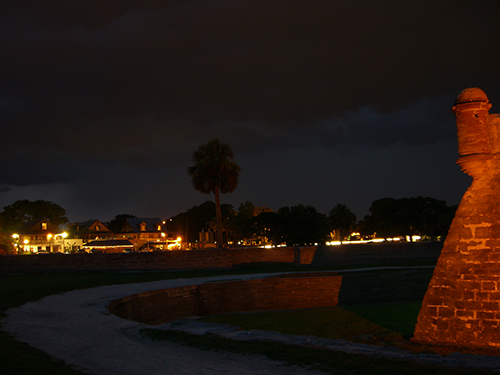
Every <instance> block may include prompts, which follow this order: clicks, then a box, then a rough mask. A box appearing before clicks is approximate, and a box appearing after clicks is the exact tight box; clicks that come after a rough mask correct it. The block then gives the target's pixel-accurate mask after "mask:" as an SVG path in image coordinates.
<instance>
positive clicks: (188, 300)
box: [108, 273, 342, 325]
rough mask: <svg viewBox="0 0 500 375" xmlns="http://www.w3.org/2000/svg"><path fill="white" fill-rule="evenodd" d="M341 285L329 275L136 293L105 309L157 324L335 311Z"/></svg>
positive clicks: (113, 302) (340, 279)
mask: <svg viewBox="0 0 500 375" xmlns="http://www.w3.org/2000/svg"><path fill="white" fill-rule="evenodd" d="M341 283H342V276H339V275H337V274H332V273H314V274H309V273H308V274H286V275H280V276H271V277H268V278H263V279H252V280H236V281H224V282H213V283H205V284H201V285H190V286H182V287H176V288H169V289H163V290H155V291H149V292H144V293H138V294H134V295H131V296H128V297H124V298H121V299H119V300H115V301H112V302H111V303H110V305H109V306H108V310H109V311H110V312H111V313H113V314H115V315H117V316H119V317H121V318H124V319H130V320H134V321H138V322H141V323H145V324H151V325H159V324H163V323H167V322H171V321H174V320H177V319H181V318H186V317H193V316H205V315H213V314H220V313H234V312H246V311H274V310H291V309H310V308H320V307H334V306H336V305H337V303H338V295H339V291H340V286H341Z"/></svg>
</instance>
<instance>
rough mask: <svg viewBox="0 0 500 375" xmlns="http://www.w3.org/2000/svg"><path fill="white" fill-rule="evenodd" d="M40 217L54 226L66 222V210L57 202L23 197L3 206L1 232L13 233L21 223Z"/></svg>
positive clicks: (0, 218) (0, 216) (0, 217)
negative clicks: (30, 199)
mask: <svg viewBox="0 0 500 375" xmlns="http://www.w3.org/2000/svg"><path fill="white" fill-rule="evenodd" d="M41 219H48V220H49V221H50V222H51V223H52V224H54V225H56V226H59V225H62V224H66V223H67V222H68V218H67V217H66V210H64V208H62V207H61V206H59V205H58V204H56V203H53V202H50V201H45V200H36V201H29V200H27V199H23V200H18V201H16V202H14V203H12V204H11V205H9V206H5V207H4V210H3V211H2V212H1V213H0V223H1V230H2V231H3V233H14V232H16V231H17V230H18V229H19V228H20V227H21V225H23V223H26V222H28V221H31V220H41Z"/></svg>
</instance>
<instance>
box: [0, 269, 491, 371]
mask: <svg viewBox="0 0 500 375" xmlns="http://www.w3.org/2000/svg"><path fill="white" fill-rule="evenodd" d="M326 269H328V267H326V268H325V270H326ZM297 270H300V271H312V270H318V268H317V267H305V266H292V265H249V266H245V267H240V268H237V269H232V270H220V271H191V272H187V271H184V272H138V273H117V272H116V273H115V272H106V273H98V272H93V273H91V272H81V273H67V274H63V273H52V274H24V275H0V313H2V314H3V312H4V311H5V310H7V309H9V308H11V307H17V306H20V305H22V304H24V303H26V302H29V301H33V300H37V299H40V298H42V297H44V296H47V295H51V294H56V293H63V292H66V291H70V290H74V289H81V288H90V287H95V286H100V285H110V284H119V283H133V282H144V281H154V280H162V279H173V278H180V277H182V278H191V277H203V276H214V275H220V274H242V273H265V272H284V271H297ZM431 274H432V270H428V269H422V270H416V271H397V270H393V271H367V272H361V273H359V272H358V273H354V272H353V273H346V274H345V275H344V281H343V286H342V293H341V296H340V303H341V306H342V308H334V309H315V310H307V311H295V312H281V313H263V314H262V315H257V314H239V315H231V316H230V315H227V316H224V317H222V316H221V317H209V318H207V319H220V318H224V319H229V318H231V319H239V321H238V322H235V324H237V325H240V326H243V325H244V324H251V325H253V324H259V326H258V327H259V328H258V329H274V330H280V329H284V328H281V327H280V326H279V323H280V322H281V323H282V324H284V325H286V326H287V328H286V329H288V330H290V333H298V334H311V335H317V336H321V335H328V336H329V337H340V338H347V339H353V340H355V339H359V340H361V339H362V337H365V338H364V339H367V340H371V339H373V338H374V337H375V338H376V339H378V340H385V341H391V340H396V341H397V340H401V339H404V338H407V337H409V336H410V335H411V333H412V332H413V328H412V325H414V324H415V321H416V314H418V304H419V301H421V299H422V297H423V293H425V290H426V287H427V284H428V282H429V279H430V276H431ZM381 303H383V304H381ZM245 319H246V320H247V322H246V323H245V322H244V320H245ZM306 320H307V321H309V322H311V324H310V325H309V326H307V325H306V326H305V325H303V324H302V322H304V321H306ZM298 327H301V328H300V330H298V329H299V328H298ZM297 330H298V331H297ZM155 331H157V330H152V331H151V332H149V334H150V335H152V336H154V337H155V338H157V339H158V338H159V337H158V335H167V337H162V339H165V338H166V339H168V340H174V341H179V342H182V343H184V344H186V345H195V346H198V347H201V348H204V349H210V350H232V351H239V352H250V353H259V354H263V355H266V356H268V357H270V358H274V359H279V360H284V361H288V362H290V363H301V364H305V365H311V364H315V365H316V366H320V367H321V368H325V369H328V371H332V372H333V371H334V373H336V374H377V373H380V374H392V373H394V374H396V373H397V374H413V373H418V374H425V373H429V374H431V373H432V374H448V373H450V374H451V373H454V374H456V373H463V374H473V373H474V374H481V373H485V374H486V373H489V372H486V371H485V372H482V371H477V370H473V371H472V370H464V371H463V372H458V371H459V370H458V369H446V368H436V367H428V366H427V367H426V366H423V367H422V366H421V365H417V364H411V365H409V364H408V363H404V362H399V361H393V360H392V361H391V360H387V359H383V358H368V357H364V356H356V355H347V354H344V353H331V352H326V351H324V350H321V349H314V348H297V347H292V346H287V345H283V344H274V343H273V344H270V343H258V342H257V343H255V342H252V343H248V342H234V341H228V340H224V339H220V338H215V337H196V336H191V335H187V334H182V333H174V332H163V333H158V332H155ZM370 335H371V336H372V337H371V338H370ZM0 368H1V373H2V374H5V375H9V374H15V375H24V374H30V375H31V374H40V375H44V374H51V375H54V374H81V372H79V371H76V370H74V369H71V368H70V367H69V366H66V365H64V364H63V363H61V362H59V361H56V360H53V359H52V358H50V357H49V356H48V355H46V354H44V353H43V352H42V351H40V350H37V349H34V348H31V347H29V346H28V345H26V344H24V343H21V342H19V341H17V340H15V339H14V338H12V337H11V336H10V335H9V334H7V333H6V332H5V331H2V330H0ZM460 371H461V370H460Z"/></svg>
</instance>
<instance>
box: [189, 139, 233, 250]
mask: <svg viewBox="0 0 500 375" xmlns="http://www.w3.org/2000/svg"><path fill="white" fill-rule="evenodd" d="M233 159H234V152H233V149H232V148H231V146H230V145H229V144H227V143H221V142H220V141H219V140H218V139H213V140H211V141H209V142H208V143H206V144H202V145H201V146H199V147H198V149H197V150H196V151H195V152H194V153H193V161H194V165H193V166H191V167H188V169H187V172H188V174H189V176H190V177H191V180H192V182H193V186H194V188H195V189H196V190H198V191H200V192H202V193H205V194H211V193H213V194H214V196H215V210H216V218H217V246H219V247H221V246H222V244H223V242H222V213H221V205H220V194H226V193H230V192H232V191H234V190H235V189H236V187H237V186H238V179H239V175H240V171H241V168H240V166H239V165H238V164H236V162H234V161H233Z"/></svg>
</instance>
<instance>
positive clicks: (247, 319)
mask: <svg viewBox="0 0 500 375" xmlns="http://www.w3.org/2000/svg"><path fill="white" fill-rule="evenodd" d="M201 320H203V321H204V322H208V323H222V324H231V325H234V326H237V327H239V328H241V329H243V330H245V331H249V330H262V331H276V332H279V333H283V334H288V335H311V336H316V337H326V338H331V339H345V340H349V341H356V342H364V343H380V342H384V343H387V342H394V341H402V340H403V338H402V336H401V335H400V334H399V333H397V332H395V331H391V330H389V329H387V328H383V327H381V326H379V325H377V324H374V323H373V322H371V321H370V320H368V319H365V318H362V317H361V316H359V315H357V314H354V313H352V312H350V311H348V310H346V309H343V308H325V309H312V310H293V311H279V312H276V311H275V312H259V313H252V314H228V315H213V316H208V317H204V318H203V319H201ZM375 341H376V342H375Z"/></svg>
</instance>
